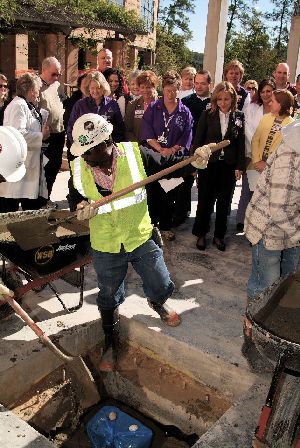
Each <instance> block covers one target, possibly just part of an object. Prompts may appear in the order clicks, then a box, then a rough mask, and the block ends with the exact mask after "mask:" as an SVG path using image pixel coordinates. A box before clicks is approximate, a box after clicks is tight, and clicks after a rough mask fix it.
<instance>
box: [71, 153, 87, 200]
mask: <svg viewBox="0 0 300 448" xmlns="http://www.w3.org/2000/svg"><path fill="white" fill-rule="evenodd" d="M80 160H81V158H80V157H76V159H74V162H73V167H74V174H73V182H74V187H75V188H76V190H77V191H78V192H79V193H80V194H81V196H84V197H86V196H85V193H84V188H83V185H82V181H81V164H80Z"/></svg>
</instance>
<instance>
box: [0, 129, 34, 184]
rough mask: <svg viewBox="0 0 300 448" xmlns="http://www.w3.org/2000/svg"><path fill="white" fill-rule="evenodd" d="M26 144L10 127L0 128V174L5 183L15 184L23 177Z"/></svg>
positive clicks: (16, 131)
mask: <svg viewBox="0 0 300 448" xmlns="http://www.w3.org/2000/svg"><path fill="white" fill-rule="evenodd" d="M26 157H27V143H26V141H25V139H24V137H23V135H22V134H21V133H20V132H19V131H18V130H17V129H15V128H13V127H12V126H0V174H1V176H3V177H4V179H5V180H6V181H7V182H17V181H19V180H21V179H22V177H23V176H24V175H25V172H26V169H25V165H24V162H25V159H26Z"/></svg>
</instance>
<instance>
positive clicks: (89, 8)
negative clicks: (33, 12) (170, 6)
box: [0, 0, 146, 34]
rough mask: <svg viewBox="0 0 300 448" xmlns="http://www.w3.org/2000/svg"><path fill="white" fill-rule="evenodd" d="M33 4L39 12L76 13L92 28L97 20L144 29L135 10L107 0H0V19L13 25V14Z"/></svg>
mask: <svg viewBox="0 0 300 448" xmlns="http://www.w3.org/2000/svg"><path fill="white" fill-rule="evenodd" d="M24 5H30V6H34V7H35V8H36V9H37V10H38V11H40V12H41V13H43V12H44V13H46V14H49V7H55V8H57V9H60V10H61V11H62V12H64V13H65V14H68V13H69V14H70V13H73V14H76V15H77V16H78V17H79V18H80V19H81V21H82V25H84V24H86V26H87V27H89V28H93V27H92V23H93V22H96V21H99V22H102V23H105V24H106V25H108V26H113V25H118V26H120V27H122V28H126V29H127V31H128V30H134V33H136V34H138V33H143V32H145V31H146V27H145V23H144V21H143V19H141V18H140V17H139V16H138V15H137V13H136V11H129V10H125V8H123V7H122V6H119V5H117V4H115V3H113V2H110V1H107V0H97V1H95V0H94V1H91V0H47V1H46V2H45V1H44V0H24V1H20V0H0V20H1V21H2V22H3V23H4V25H6V26H10V25H13V23H14V15H15V14H16V13H18V12H19V11H20V9H21V7H22V6H24Z"/></svg>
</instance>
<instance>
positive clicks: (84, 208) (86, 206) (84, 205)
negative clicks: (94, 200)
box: [77, 201, 98, 221]
mask: <svg viewBox="0 0 300 448" xmlns="http://www.w3.org/2000/svg"><path fill="white" fill-rule="evenodd" d="M97 212H98V210H97V209H96V208H94V207H92V206H91V204H90V203H89V202H87V201H81V202H80V203H79V204H77V219H78V221H85V220H86V219H91V218H93V216H95V215H97Z"/></svg>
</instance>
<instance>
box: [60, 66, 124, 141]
mask: <svg viewBox="0 0 300 448" xmlns="http://www.w3.org/2000/svg"><path fill="white" fill-rule="evenodd" d="M83 90H84V94H85V95H86V98H83V99H82V100H79V101H77V103H76V104H75V105H74V107H73V109H72V113H71V116H70V119H69V123H68V130H67V133H68V139H69V141H70V142H71V143H72V142H73V137H72V130H73V126H74V123H75V121H76V120H77V118H79V117H81V115H84V114H88V113H93V114H98V115H101V116H102V117H104V118H105V119H106V120H107V121H109V122H110V123H111V124H112V125H113V127H114V130H113V132H112V139H113V141H114V142H116V143H118V142H121V141H124V139H125V125H124V121H123V118H122V115H121V112H120V108H119V105H118V103H117V102H116V101H115V100H113V99H112V98H110V97H109V95H110V87H109V84H108V82H107V81H106V79H105V77H104V76H103V75H102V73H100V72H93V73H90V74H89V75H87V77H86V81H85V83H84V89H83Z"/></svg>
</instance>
